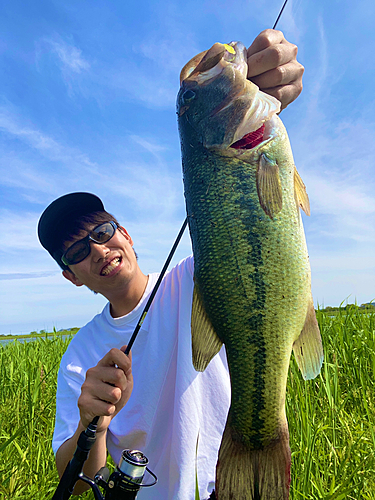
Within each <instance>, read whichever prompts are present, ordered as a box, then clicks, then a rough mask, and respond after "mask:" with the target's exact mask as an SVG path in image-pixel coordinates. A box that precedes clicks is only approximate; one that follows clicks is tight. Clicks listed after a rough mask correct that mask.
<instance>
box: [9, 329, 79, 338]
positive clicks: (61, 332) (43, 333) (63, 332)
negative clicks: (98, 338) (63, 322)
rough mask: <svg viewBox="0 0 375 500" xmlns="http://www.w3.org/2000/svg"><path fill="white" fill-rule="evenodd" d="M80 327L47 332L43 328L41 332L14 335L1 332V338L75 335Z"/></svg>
mask: <svg viewBox="0 0 375 500" xmlns="http://www.w3.org/2000/svg"><path fill="white" fill-rule="evenodd" d="M78 330H79V328H76V327H74V328H67V329H66V330H59V331H58V332H57V331H52V332H46V331H45V330H42V331H40V332H31V333H20V334H19V335H12V334H9V335H7V334H6V333H5V334H4V333H2V334H0V339H1V340H3V339H6V340H19V339H30V338H33V339H36V338H46V337H56V336H59V337H60V336H62V335H75V334H76V333H77V332H78Z"/></svg>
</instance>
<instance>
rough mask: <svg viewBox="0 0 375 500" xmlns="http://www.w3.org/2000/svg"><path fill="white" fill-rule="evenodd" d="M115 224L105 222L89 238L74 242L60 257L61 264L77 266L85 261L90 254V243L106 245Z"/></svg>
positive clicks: (114, 229)
mask: <svg viewBox="0 0 375 500" xmlns="http://www.w3.org/2000/svg"><path fill="white" fill-rule="evenodd" d="M116 228H117V227H116V224H115V223H114V222H112V223H111V222H106V223H104V224H101V225H100V226H98V227H96V228H95V229H93V230H92V231H90V235H89V237H88V236H86V237H85V238H83V239H82V240H79V241H76V242H75V243H74V244H73V245H72V246H71V247H70V248H68V250H67V251H66V252H65V253H64V255H63V256H62V257H61V260H62V262H63V263H64V264H65V265H66V266H72V265H73V264H78V263H79V262H81V261H82V260H83V259H85V258H86V257H87V256H88V255H89V253H90V242H89V239H90V240H91V241H95V243H107V241H109V240H110V239H111V238H112V236H113V235H114V234H115V231H116Z"/></svg>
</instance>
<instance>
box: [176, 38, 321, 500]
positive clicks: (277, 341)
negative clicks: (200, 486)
mask: <svg viewBox="0 0 375 500" xmlns="http://www.w3.org/2000/svg"><path fill="white" fill-rule="evenodd" d="M246 74H247V65H246V50H245V48H244V46H243V45H242V44H240V43H239V42H238V43H236V42H232V43H231V44H230V45H229V46H228V45H226V44H215V45H214V46H213V47H212V48H211V49H210V50H209V51H207V52H206V53H202V54H199V55H198V56H196V58H194V59H193V60H192V61H190V62H189V63H188V64H187V65H186V66H185V67H184V69H183V70H182V72H181V88H180V91H179V94H178V98H177V114H178V117H179V118H178V119H179V131H180V138H181V149H182V161H183V173H184V188H185V199H186V207H187V215H188V221H189V229H190V235H191V239H192V245H193V253H194V268H195V270H194V280H195V281H194V282H195V286H194V296H193V309H192V349H193V363H194V366H195V368H196V369H197V370H201V371H202V370H204V369H205V368H206V366H207V365H208V363H209V362H210V360H211V359H212V357H213V356H214V355H215V354H216V353H217V352H218V351H219V350H220V348H221V346H222V344H223V343H224V344H225V348H226V353H227V359H228V366H229V371H230V378H231V389H232V399H231V407H230V410H229V413H228V418H227V424H226V428H225V431H224V434H223V439H222V443H221V447H220V452H219V459H218V463H217V471H216V486H215V491H216V497H217V499H218V500H231V499H233V500H234V499H236V500H237V499H241V500H247V499H249V500H250V499H251V500H255V499H261V500H264V499H267V500H286V499H288V497H289V484H290V463H291V458H290V449H289V434H288V424H287V420H286V416H285V393H286V382H287V375H288V368H289V361H290V355H291V352H292V350H294V353H295V356H296V359H297V362H298V365H299V367H300V369H301V371H302V374H303V376H304V378H306V379H310V378H314V377H315V376H316V375H317V374H318V373H319V371H320V368H321V364H322V360H323V350H322V344H321V338H320V333H319V328H318V325H317V322H316V318H315V311H314V307H313V301H312V296H311V283H310V265H309V258H308V253H307V248H306V242H305V236H304V230H303V225H302V219H301V215H300V210H299V209H300V207H301V208H303V209H304V210H305V211H306V212H307V213H309V202H308V197H307V194H306V191H305V186H304V184H303V182H302V180H301V178H300V177H299V175H298V172H297V170H296V168H295V165H294V161H293V156H292V151H291V148H290V144H289V140H288V136H287V132H286V130H285V127H284V126H283V124H282V122H281V120H280V119H279V118H278V116H277V114H276V113H277V112H278V111H279V104H278V101H277V100H276V99H274V98H272V97H270V96H267V95H266V94H263V93H262V92H260V91H259V89H258V87H256V86H255V85H254V84H253V83H251V82H250V81H249V80H247V79H246ZM244 136H245V139H242V138H243V137H244ZM246 137H247V138H249V137H250V139H249V140H250V144H247V145H246V144H245V147H247V148H248V149H242V148H241V144H242V143H246ZM252 137H255V143H256V145H255V146H253V144H252V143H251V140H252ZM241 141H242V142H241Z"/></svg>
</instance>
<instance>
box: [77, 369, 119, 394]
mask: <svg viewBox="0 0 375 500" xmlns="http://www.w3.org/2000/svg"><path fill="white" fill-rule="evenodd" d="M99 384H105V385H107V386H109V387H118V388H120V389H121V390H125V388H126V384H127V377H126V375H125V373H124V372H123V370H121V369H119V368H115V367H113V366H95V367H94V368H90V369H89V370H87V372H86V380H85V382H84V384H83V385H82V387H83V388H84V390H88V391H89V392H90V393H92V394H95V393H96V387H97V386H98V385H99Z"/></svg>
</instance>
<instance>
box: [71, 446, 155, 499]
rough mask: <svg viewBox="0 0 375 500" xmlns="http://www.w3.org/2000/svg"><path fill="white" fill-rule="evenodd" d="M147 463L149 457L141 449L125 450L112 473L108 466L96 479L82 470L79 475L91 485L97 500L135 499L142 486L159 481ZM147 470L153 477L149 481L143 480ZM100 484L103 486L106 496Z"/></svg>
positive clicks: (98, 473)
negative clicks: (101, 490)
mask: <svg viewBox="0 0 375 500" xmlns="http://www.w3.org/2000/svg"><path fill="white" fill-rule="evenodd" d="M147 464H148V459H147V457H146V456H145V455H144V454H143V453H142V452H141V451H138V450H124V451H123V452H122V456H121V459H120V463H119V465H118V466H117V468H116V470H115V471H113V472H112V474H111V475H110V472H109V470H108V469H107V467H102V468H101V469H100V470H99V471H98V472H97V473H96V475H95V478H94V480H92V479H91V478H89V477H88V476H86V475H85V474H83V473H82V472H81V473H80V474H79V475H78V477H79V479H81V480H82V481H84V482H85V483H87V484H89V485H90V486H91V488H92V490H93V493H94V497H95V499H96V500H134V499H135V498H136V497H137V495H138V491H139V490H140V489H141V488H146V487H150V486H153V485H154V484H156V482H157V477H156V476H155V474H154V473H153V472H151V471H150V469H149V468H148V467H147ZM146 471H147V473H148V474H149V475H150V476H151V477H152V478H153V479H152V480H151V482H149V483H144V482H143V478H144V476H145V473H146ZM98 486H100V487H101V488H103V490H104V491H105V496H103V495H102V493H101V492H100V490H99V488H98Z"/></svg>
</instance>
